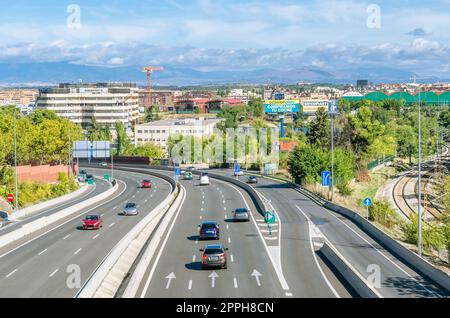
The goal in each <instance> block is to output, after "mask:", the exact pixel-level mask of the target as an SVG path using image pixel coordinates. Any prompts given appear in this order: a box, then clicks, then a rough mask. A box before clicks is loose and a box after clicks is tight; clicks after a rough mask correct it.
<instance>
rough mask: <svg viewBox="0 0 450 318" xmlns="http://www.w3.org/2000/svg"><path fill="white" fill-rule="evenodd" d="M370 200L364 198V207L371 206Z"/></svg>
mask: <svg viewBox="0 0 450 318" xmlns="http://www.w3.org/2000/svg"><path fill="white" fill-rule="evenodd" d="M372 203H373V202H372V199H371V198H365V199H364V205H365V206H366V207H369V206H371V205H372Z"/></svg>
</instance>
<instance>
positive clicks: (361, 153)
mask: <svg viewBox="0 0 450 318" xmlns="http://www.w3.org/2000/svg"><path fill="white" fill-rule="evenodd" d="M340 111H341V115H340V116H338V117H336V119H335V150H336V162H335V164H336V165H335V170H336V178H335V182H336V184H337V186H338V188H339V190H343V191H342V192H343V193H342V194H344V193H349V191H348V190H349V188H348V183H349V182H350V181H351V180H352V179H353V177H354V176H357V177H358V178H362V179H363V178H367V164H368V163H369V162H370V161H372V160H374V159H380V158H383V157H386V156H393V155H397V156H398V157H401V158H409V159H410V161H412V158H413V157H416V156H417V154H418V138H417V135H418V120H417V107H414V106H413V107H409V108H407V107H406V106H405V105H403V104H401V103H398V102H395V101H389V102H382V103H372V102H368V101H360V102H355V103H351V102H347V101H342V102H341V104H340ZM447 112H448V110H445V111H442V110H440V109H439V108H431V107H430V108H427V109H425V110H423V116H422V130H421V139H422V154H423V155H424V156H427V155H430V154H433V153H435V152H436V150H437V146H436V145H437V138H439V136H438V135H439V134H438V132H439V130H440V128H441V127H440V121H439V118H443V119H444V120H445V118H446V115H445V114H447ZM443 114H444V115H443ZM295 125H297V126H300V127H302V126H303V127H306V128H307V131H308V132H307V134H299V135H298V140H299V142H300V143H299V146H298V147H297V149H296V150H295V151H294V152H293V153H292V155H291V157H290V160H289V169H290V172H291V174H292V176H293V177H294V178H295V179H296V180H297V181H298V182H300V183H314V182H318V180H319V178H320V176H321V171H324V170H329V169H331V159H330V158H331V154H330V149H331V132H330V117H329V115H328V114H327V112H326V111H325V110H323V109H320V110H319V111H317V113H316V116H315V118H314V119H313V120H312V121H310V122H307V121H306V120H305V118H303V117H299V118H298V119H297V122H296V123H295ZM358 180H360V179H358Z"/></svg>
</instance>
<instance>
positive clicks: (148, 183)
mask: <svg viewBox="0 0 450 318" xmlns="http://www.w3.org/2000/svg"><path fill="white" fill-rule="evenodd" d="M141 187H142V188H151V187H152V182H151V181H150V180H144V181H142V183H141Z"/></svg>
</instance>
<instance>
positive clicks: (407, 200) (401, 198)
mask: <svg viewBox="0 0 450 318" xmlns="http://www.w3.org/2000/svg"><path fill="white" fill-rule="evenodd" d="M449 160H450V157H449V156H446V157H444V158H441V159H440V161H441V162H444V163H445V165H446V166H448V164H449ZM422 167H423V169H424V170H423V171H422V173H423V174H422V180H423V185H422V187H423V189H425V191H423V192H422V207H424V203H425V205H426V206H425V207H424V209H423V211H424V215H425V216H427V215H431V216H432V217H434V218H436V217H439V216H440V215H441V214H442V210H441V209H440V207H439V206H437V205H436V204H435V203H434V202H433V201H432V200H430V196H429V194H428V192H427V191H426V189H430V187H431V186H432V180H433V174H434V173H435V165H434V161H430V162H427V163H424V164H423V165H422ZM418 188H419V185H418V180H417V171H410V172H408V173H406V174H405V175H404V176H403V177H401V178H400V179H399V180H398V181H397V183H396V184H395V185H394V187H393V189H392V197H393V199H394V202H395V205H396V206H397V207H398V209H399V210H400V211H401V213H402V214H403V215H404V216H406V217H407V218H408V219H411V216H413V215H416V214H417V206H413V204H412V203H411V199H413V198H414V199H418V198H419V194H418V192H419V191H418ZM411 190H413V191H411Z"/></svg>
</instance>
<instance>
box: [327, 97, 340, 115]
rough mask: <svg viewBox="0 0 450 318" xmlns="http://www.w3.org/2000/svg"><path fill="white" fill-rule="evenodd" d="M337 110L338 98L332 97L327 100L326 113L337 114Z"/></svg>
mask: <svg viewBox="0 0 450 318" xmlns="http://www.w3.org/2000/svg"><path fill="white" fill-rule="evenodd" d="M337 112H338V100H337V99H332V100H330V101H329V102H328V113H329V114H337Z"/></svg>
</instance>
